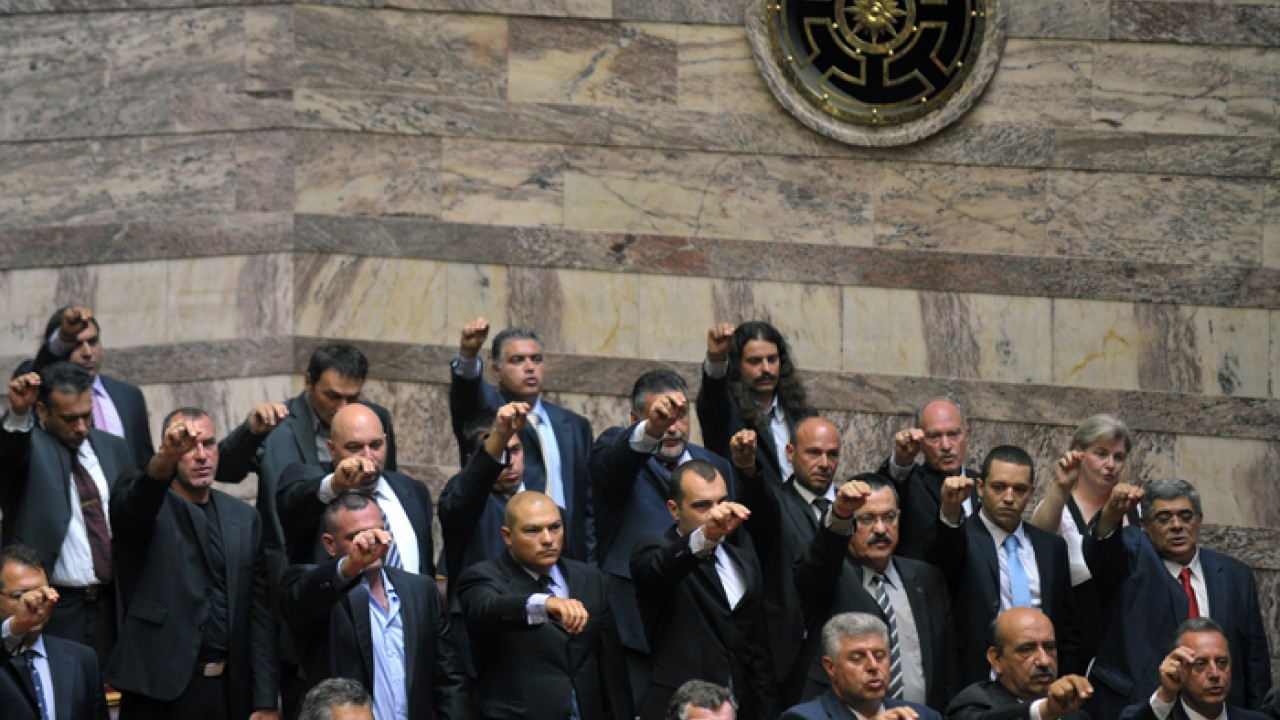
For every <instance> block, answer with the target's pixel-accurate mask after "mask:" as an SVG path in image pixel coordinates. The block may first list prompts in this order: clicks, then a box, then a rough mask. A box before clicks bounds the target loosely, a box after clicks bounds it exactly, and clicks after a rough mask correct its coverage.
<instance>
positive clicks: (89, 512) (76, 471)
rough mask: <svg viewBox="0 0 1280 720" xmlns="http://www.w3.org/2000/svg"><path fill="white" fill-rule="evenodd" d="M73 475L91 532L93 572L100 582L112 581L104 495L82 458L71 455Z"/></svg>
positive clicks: (87, 525) (89, 531)
mask: <svg viewBox="0 0 1280 720" xmlns="http://www.w3.org/2000/svg"><path fill="white" fill-rule="evenodd" d="M71 477H72V478H74V479H75V482H76V492H77V493H78V494H79V495H80V513H81V514H82V515H83V516H84V526H85V530H87V531H88V534H89V550H90V551H91V552H92V553H93V574H94V575H95V576H97V578H98V582H102V583H109V582H111V534H110V533H109V532H108V531H107V514H106V513H105V512H104V511H103V509H102V497H101V496H100V495H98V485H97V484H96V483H94V482H93V476H92V475H90V474H89V471H88V470H85V469H84V466H83V465H81V464H80V458H79V457H78V456H76V455H72V456H71Z"/></svg>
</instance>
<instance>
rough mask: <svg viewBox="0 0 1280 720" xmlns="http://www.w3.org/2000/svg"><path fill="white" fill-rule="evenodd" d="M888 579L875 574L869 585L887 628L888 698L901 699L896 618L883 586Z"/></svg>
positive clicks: (881, 574) (900, 666)
mask: <svg viewBox="0 0 1280 720" xmlns="http://www.w3.org/2000/svg"><path fill="white" fill-rule="evenodd" d="M888 582H889V578H887V577H885V576H884V573H876V576H875V577H874V578H872V579H871V584H872V585H874V586H875V589H876V604H878V605H879V606H880V611H881V612H883V613H884V623H885V625H888V626H889V694H888V697H891V698H894V699H897V700H901V699H902V653H901V651H900V650H899V649H898V617H897V615H895V614H894V612H893V603H891V602H889V593H888V592H887V591H886V590H885V589H884V586H885V585H887V584H888Z"/></svg>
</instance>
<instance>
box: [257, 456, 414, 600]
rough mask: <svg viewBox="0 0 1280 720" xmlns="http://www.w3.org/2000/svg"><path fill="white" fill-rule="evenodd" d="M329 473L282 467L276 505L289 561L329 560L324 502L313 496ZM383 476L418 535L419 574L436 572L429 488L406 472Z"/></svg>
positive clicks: (306, 467) (314, 467) (297, 466)
mask: <svg viewBox="0 0 1280 720" xmlns="http://www.w3.org/2000/svg"><path fill="white" fill-rule="evenodd" d="M328 474H329V473H327V472H325V471H324V470H322V469H321V468H320V466H319V465H306V464H303V463H295V464H293V465H290V466H289V467H287V468H285V471H284V473H283V474H282V475H281V476H280V487H279V489H278V490H277V491H276V508H277V511H278V512H279V513H280V524H281V527H283V528H284V535H285V545H286V548H287V550H288V557H289V564H291V565H305V564H310V563H320V562H324V561H325V560H326V559H328V557H329V556H328V554H327V553H326V552H325V550H324V545H323V544H322V543H321V540H320V536H321V535H323V534H324V508H325V504H324V503H322V502H320V498H318V497H316V491H317V490H319V489H320V481H321V480H323V479H324V477H325V476H326V475H328ZM382 476H383V477H385V478H386V479H387V484H388V485H390V486H391V491H392V492H394V493H395V494H396V498H397V499H399V500H400V505H401V506H402V507H404V511H405V514H407V515H408V516H409V524H410V525H412V526H413V532H414V534H415V535H417V536H418V558H419V562H420V565H421V574H422V575H426V576H427V577H433V576H434V575H435V543H434V541H433V540H432V539H431V491H430V490H428V489H427V486H426V485H424V484H423V483H420V482H418V481H417V480H414V479H413V478H411V477H409V476H408V475H401V474H400V473H398V472H392V471H390V470H387V471H384V472H383V473H382Z"/></svg>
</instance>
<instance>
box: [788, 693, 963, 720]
mask: <svg viewBox="0 0 1280 720" xmlns="http://www.w3.org/2000/svg"><path fill="white" fill-rule="evenodd" d="M884 707H885V709H886V710H892V709H894V708H896V707H909V708H911V709H913V710H915V711H916V713H917V714H918V715H919V716H920V720H942V716H941V715H939V714H938V713H937V711H936V710H933V709H931V708H927V707H925V706H923V705H917V704H915V703H909V702H903V701H902V700H885V701H884ZM781 720H853V713H852V712H850V711H849V708H848V707H847V706H846V705H845V704H844V702H843V701H842V700H840V698H838V697H836V695H835V693H834V692H832V691H830V690H828V691H826V692H825V693H823V694H822V695H820V696H819V697H817V698H816V699H814V700H810V701H809V702H807V703H802V704H800V705H796V706H795V707H793V708H791V709H790V710H788V711H786V712H785V713H783V714H782V718H781Z"/></svg>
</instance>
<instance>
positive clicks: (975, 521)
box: [965, 512, 1000, 598]
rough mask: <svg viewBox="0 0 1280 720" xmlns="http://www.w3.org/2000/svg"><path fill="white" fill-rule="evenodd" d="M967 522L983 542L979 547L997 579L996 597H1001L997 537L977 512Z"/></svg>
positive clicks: (992, 575)
mask: <svg viewBox="0 0 1280 720" xmlns="http://www.w3.org/2000/svg"><path fill="white" fill-rule="evenodd" d="M965 523H966V524H968V525H969V526H970V527H972V528H973V529H972V530H970V531H969V532H973V533H977V535H978V538H979V539H980V540H981V542H979V543H978V547H979V548H980V549H981V550H982V557H983V559H985V560H986V561H987V568H988V569H990V570H991V577H993V578H995V581H996V597H997V598H999V597H1000V561H999V560H998V559H997V558H996V553H997V552H999V551H998V549H997V548H996V539H995V538H993V537H991V532H990V531H989V530H987V526H986V524H984V523H983V522H982V518H980V517H978V514H977V513H976V512H975V513H974V514H973V515H970V516H969V517H968V518H966V519H965Z"/></svg>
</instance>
